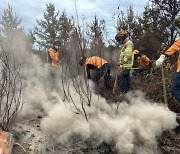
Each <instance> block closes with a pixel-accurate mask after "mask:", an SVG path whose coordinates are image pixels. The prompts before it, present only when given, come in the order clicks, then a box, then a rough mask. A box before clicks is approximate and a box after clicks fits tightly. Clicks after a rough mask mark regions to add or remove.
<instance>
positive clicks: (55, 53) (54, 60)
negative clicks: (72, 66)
mask: <svg viewBox="0 0 180 154" xmlns="http://www.w3.org/2000/svg"><path fill="white" fill-rule="evenodd" d="M59 49H60V41H59V40H58V39H55V40H54V41H53V47H52V48H50V49H49V50H48V55H49V57H48V58H49V62H50V64H51V66H52V67H58V66H59Z"/></svg>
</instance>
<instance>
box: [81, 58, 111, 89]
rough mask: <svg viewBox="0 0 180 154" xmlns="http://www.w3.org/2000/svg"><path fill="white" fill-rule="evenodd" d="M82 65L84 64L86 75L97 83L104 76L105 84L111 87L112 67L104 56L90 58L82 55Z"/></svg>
mask: <svg viewBox="0 0 180 154" xmlns="http://www.w3.org/2000/svg"><path fill="white" fill-rule="evenodd" d="M80 65H81V66H83V65H84V72H85V77H86V78H87V79H91V80H92V81H93V82H95V83H97V82H98V81H99V80H100V79H101V78H102V77H104V84H105V86H106V88H108V89H109V88H111V86H110V81H111V76H110V73H111V72H110V68H111V65H110V64H109V63H108V62H107V61H106V60H105V59H103V58H100V57H98V56H93V57H90V58H87V59H86V58H85V57H81V58H80Z"/></svg>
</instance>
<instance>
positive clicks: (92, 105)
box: [8, 37, 177, 154]
mask: <svg viewBox="0 0 180 154" xmlns="http://www.w3.org/2000/svg"><path fill="white" fill-rule="evenodd" d="M13 43H15V49H13V47H14V46H13V45H12V46H11V49H8V51H9V50H10V51H13V54H14V55H15V57H17V59H18V61H19V62H20V63H21V66H22V68H21V70H22V71H21V75H22V79H23V93H22V97H23V101H24V105H23V108H22V110H21V112H20V116H22V117H24V118H31V117H36V116H37V115H38V113H39V112H43V113H44V114H43V118H42V121H41V130H42V133H43V134H45V135H46V136H48V137H49V138H52V140H53V141H56V143H61V144H68V141H69V140H71V139H72V138H71V136H72V135H74V134H76V135H79V136H81V138H82V140H87V139H88V138H94V139H96V140H97V141H98V142H99V143H102V142H105V143H107V144H111V145H114V147H115V149H116V151H117V152H118V153H120V154H126V153H136V154H139V153H142V154H146V153H147V154H151V153H152V154H156V153H157V154H158V153H159V151H158V142H157V139H158V138H159V137H161V135H162V133H163V132H164V131H166V130H173V129H174V128H175V127H176V126H177V123H176V114H175V113H173V112H171V111H170V110H169V109H168V108H167V106H165V105H163V104H159V103H155V102H151V101H149V100H147V99H146V98H145V96H144V95H143V93H142V92H140V91H135V92H132V93H129V94H127V99H128V103H127V102H126V101H124V102H120V104H119V106H118V109H117V104H108V103H107V101H106V100H105V99H104V98H103V97H101V96H99V95H97V94H95V93H94V92H93V89H94V87H93V86H94V85H93V83H91V82H90V81H89V82H90V83H89V85H88V88H87V85H86V84H85V83H84V80H83V77H82V76H81V75H79V76H76V77H75V78H70V77H71V75H70V72H68V71H69V70H70V69H66V70H64V68H68V67H60V68H59V70H58V73H59V78H57V79H56V80H55V82H52V81H51V77H50V76H49V67H48V66H47V65H41V64H39V63H38V61H39V59H38V57H36V56H35V55H33V54H32V52H31V51H30V50H29V49H28V47H27V42H26V40H25V39H24V38H23V37H18V39H17V38H16V40H13ZM62 74H63V75H62ZM53 86H56V87H57V89H55V90H54V89H52V87H53Z"/></svg>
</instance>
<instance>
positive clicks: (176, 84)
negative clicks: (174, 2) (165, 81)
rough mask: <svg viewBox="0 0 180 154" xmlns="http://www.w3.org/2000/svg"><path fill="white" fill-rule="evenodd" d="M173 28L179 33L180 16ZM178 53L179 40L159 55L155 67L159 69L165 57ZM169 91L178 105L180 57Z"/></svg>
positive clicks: (179, 96)
mask: <svg viewBox="0 0 180 154" xmlns="http://www.w3.org/2000/svg"><path fill="white" fill-rule="evenodd" d="M173 26H175V27H177V31H178V32H180V14H179V15H177V16H176V18H175V20H174V22H173ZM179 51H180V38H179V39H177V40H176V41H175V42H174V43H173V44H172V45H171V47H170V48H169V49H167V50H166V51H165V53H163V54H161V56H160V57H159V59H158V60H157V61H156V66H157V67H160V66H161V65H162V64H163V62H164V60H165V59H166V57H169V56H171V55H173V54H174V53H176V52H179ZM170 91H171V94H172V96H174V97H175V98H176V100H177V101H178V102H179V103H180V55H179V57H178V67H177V71H176V73H175V76H174V79H173V82H172V85H171V89H170Z"/></svg>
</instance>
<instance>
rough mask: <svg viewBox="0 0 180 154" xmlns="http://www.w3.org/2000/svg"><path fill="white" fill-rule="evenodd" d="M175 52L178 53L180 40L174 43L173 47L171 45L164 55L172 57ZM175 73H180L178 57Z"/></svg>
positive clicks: (179, 58) (179, 59)
mask: <svg viewBox="0 0 180 154" xmlns="http://www.w3.org/2000/svg"><path fill="white" fill-rule="evenodd" d="M175 52H180V39H178V40H177V41H175V42H174V43H173V45H171V47H170V48H169V49H168V50H166V51H165V54H166V55H168V56H170V55H173V54H174V53H175ZM177 72H180V55H179V57H178V66H177Z"/></svg>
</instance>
